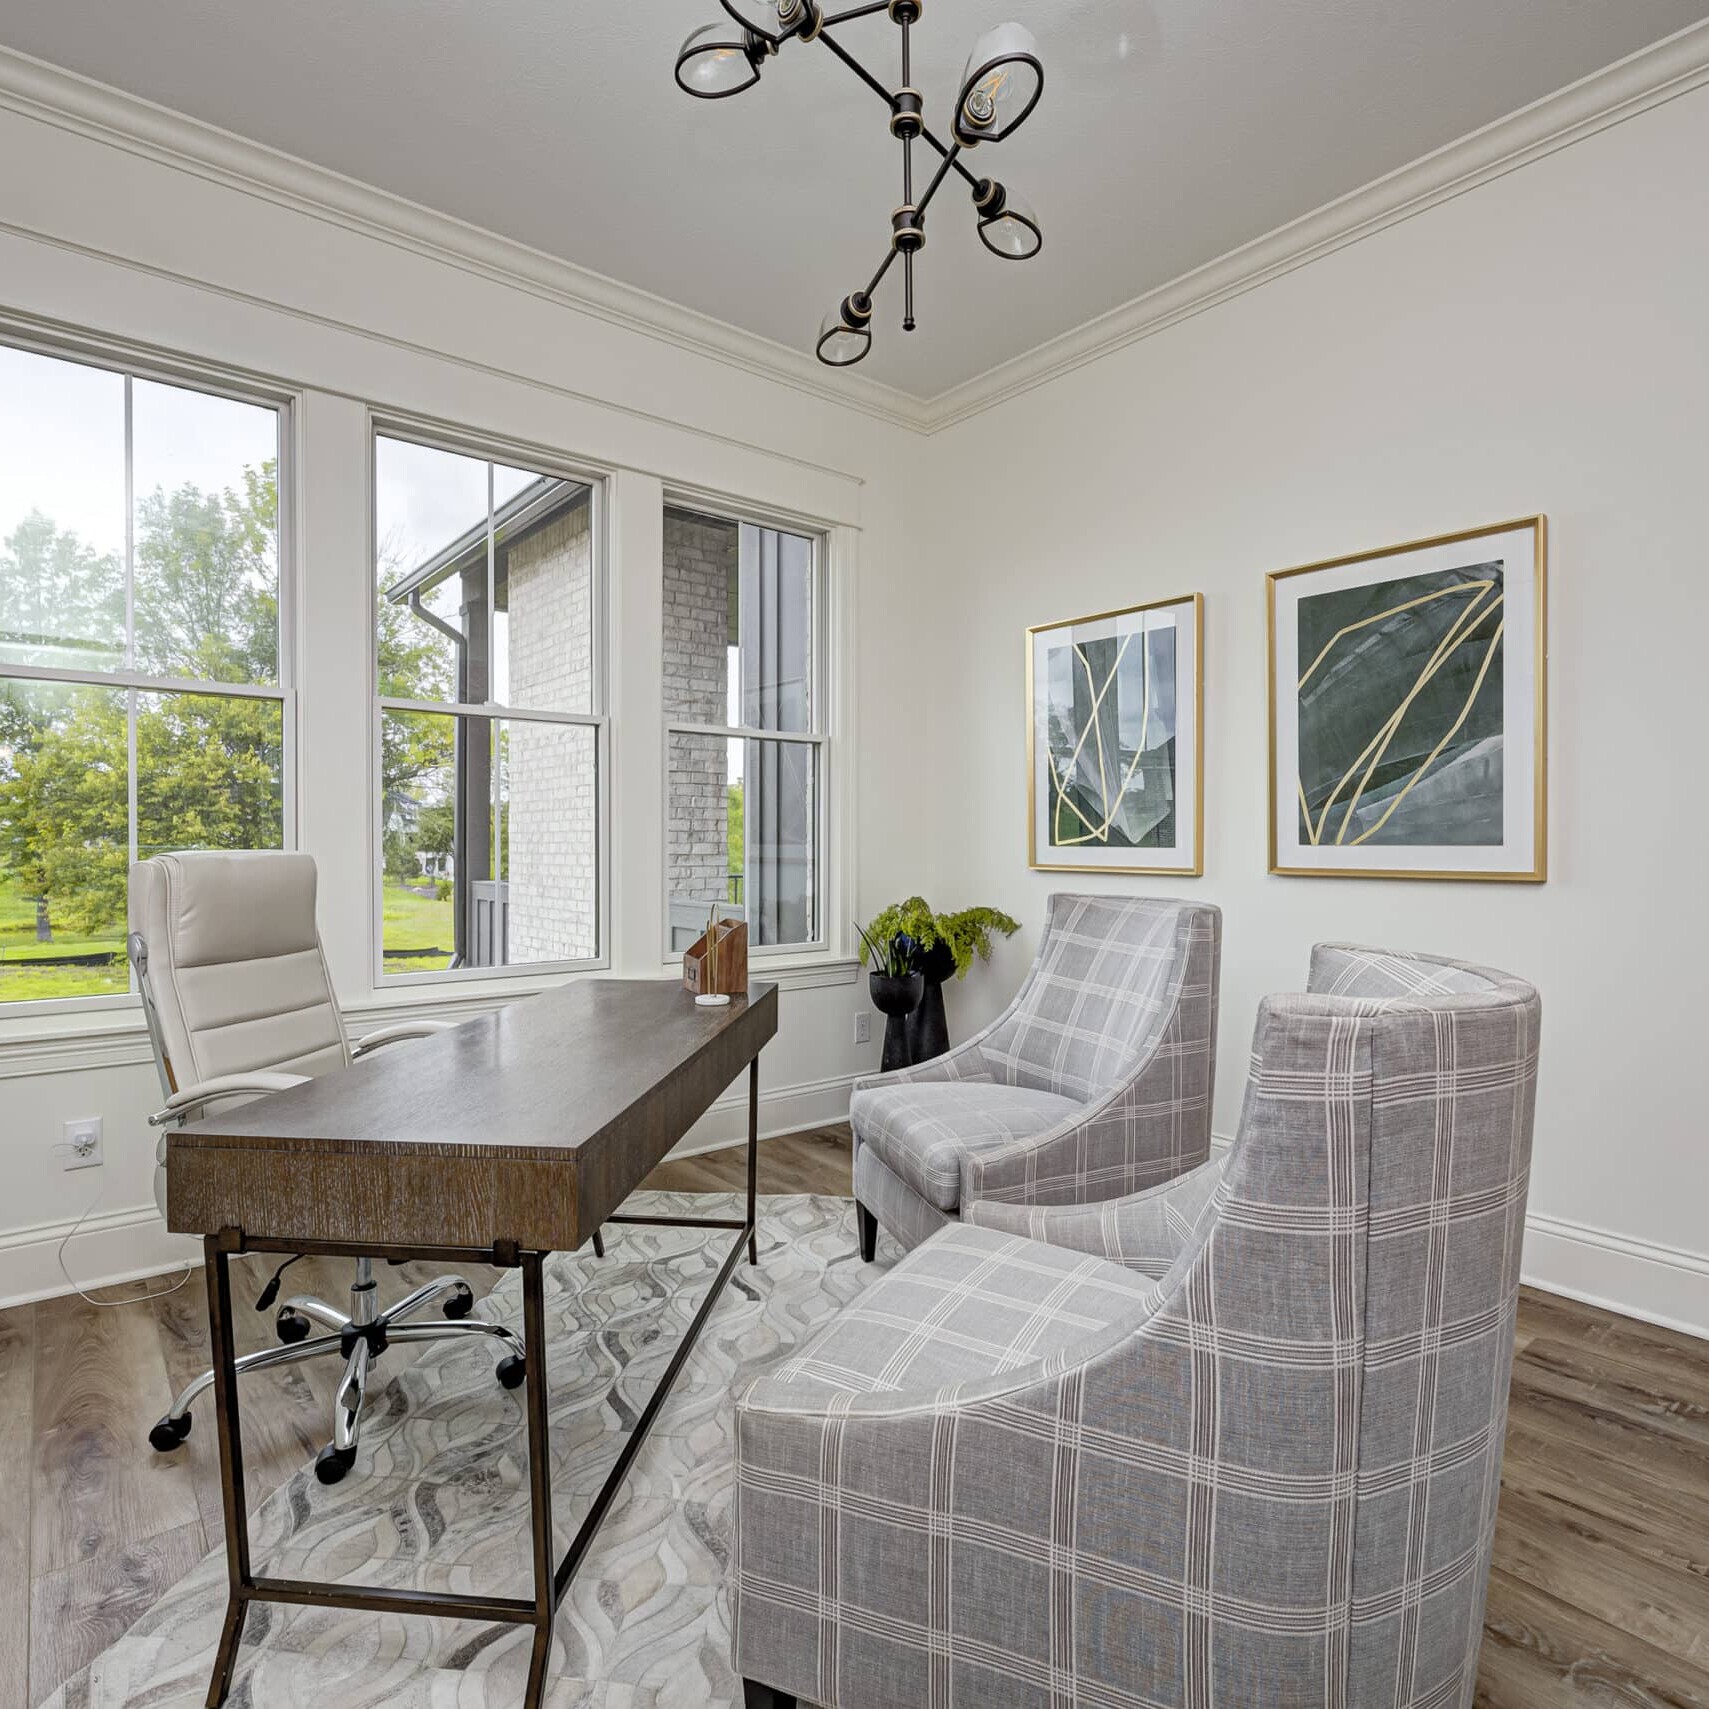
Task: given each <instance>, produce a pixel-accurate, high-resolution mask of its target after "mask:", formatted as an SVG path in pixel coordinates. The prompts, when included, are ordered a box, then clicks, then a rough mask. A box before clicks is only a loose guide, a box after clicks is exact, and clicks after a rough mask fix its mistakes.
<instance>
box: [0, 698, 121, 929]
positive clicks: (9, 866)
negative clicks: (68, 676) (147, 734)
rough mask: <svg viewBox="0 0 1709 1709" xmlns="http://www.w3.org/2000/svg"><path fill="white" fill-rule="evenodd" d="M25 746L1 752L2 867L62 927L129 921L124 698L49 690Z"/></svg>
mask: <svg viewBox="0 0 1709 1709" xmlns="http://www.w3.org/2000/svg"><path fill="white" fill-rule="evenodd" d="M30 700H31V701H32V702H33V708H32V710H33V713H34V722H33V725H32V728H31V733H30V737H29V739H28V741H27V742H26V743H24V744H23V745H17V746H13V745H6V744H0V866H3V867H4V869H5V870H6V871H7V872H8V873H9V874H10V875H11V877H12V878H13V879H14V880H15V881H16V882H17V884H18V887H19V889H20V890H21V891H22V893H23V894H24V895H25V896H27V897H32V898H34V899H35V902H36V918H37V932H36V935H37V937H38V938H48V937H51V935H52V929H53V925H54V924H56V923H57V924H58V925H59V926H60V927H62V928H66V929H69V930H71V931H73V932H77V933H94V932H98V931H101V930H102V929H104V928H105V927H107V926H108V925H109V924H110V923H111V922H112V921H113V920H115V919H118V918H122V917H123V914H124V902H125V862H126V858H127V853H128V847H129V804H128V797H129V773H128V769H127V765H126V746H127V738H126V730H125V694H124V691H123V690H118V689H101V688H61V687H59V686H58V685H51V686H44V688H43V689H42V690H40V691H38V692H36V693H34V694H32V695H31V696H30Z"/></svg>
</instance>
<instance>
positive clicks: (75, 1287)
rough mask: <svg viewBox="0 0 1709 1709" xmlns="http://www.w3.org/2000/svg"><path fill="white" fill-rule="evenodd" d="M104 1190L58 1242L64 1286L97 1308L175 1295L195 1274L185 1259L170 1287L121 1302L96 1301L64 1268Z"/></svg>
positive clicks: (57, 1144)
mask: <svg viewBox="0 0 1709 1709" xmlns="http://www.w3.org/2000/svg"><path fill="white" fill-rule="evenodd" d="M63 1146H64V1141H63V1140H61V1141H56V1142H55V1145H54V1149H55V1150H56V1151H57V1150H60V1149H62V1148H63ZM106 1190H107V1188H106V1184H105V1183H104V1182H103V1183H102V1185H101V1186H100V1187H98V1188H97V1189H96V1192H95V1196H94V1198H92V1199H91V1200H90V1201H89V1208H88V1209H87V1210H86V1211H84V1213H83V1214H82V1216H80V1217H79V1218H78V1219H77V1221H76V1222H74V1223H73V1224H72V1225H71V1228H70V1230H69V1232H68V1233H67V1234H66V1236H65V1238H64V1239H63V1240H62V1241H60V1243H59V1250H58V1251H57V1252H56V1253H55V1254H54V1257H55V1258H56V1259H57V1261H58V1263H59V1273H60V1275H62V1276H63V1277H64V1278H65V1283H66V1286H67V1287H69V1288H70V1289H71V1290H72V1291H73V1292H74V1293H75V1294H77V1295H78V1296H79V1298H81V1299H83V1300H86V1301H87V1302H88V1303H89V1304H90V1305H98V1306H121V1305H142V1304H144V1303H145V1302H146V1301H148V1300H159V1299H164V1298H165V1297H166V1296H167V1295H168V1294H175V1293H177V1292H178V1290H179V1289H180V1288H181V1287H183V1286H184V1284H185V1283H186V1282H187V1281H189V1279H190V1277H191V1276H192V1275H193V1274H194V1272H195V1268H196V1266H195V1264H194V1263H192V1262H191V1261H190V1260H188V1259H186V1260H185V1263H184V1274H183V1275H182V1276H180V1277H179V1278H178V1280H177V1281H176V1282H174V1283H173V1284H172V1285H171V1286H170V1287H166V1288H154V1289H152V1290H151V1291H150V1292H148V1293H146V1294H129V1295H127V1296H126V1297H125V1298H124V1299H122V1300H98V1299H96V1298H95V1296H94V1295H93V1294H91V1293H89V1292H87V1291H86V1290H85V1289H84V1287H83V1285H82V1283H81V1282H79V1281H78V1280H77V1279H76V1277H74V1276H73V1275H72V1273H71V1272H70V1271H69V1270H68V1269H67V1268H66V1266H65V1249H66V1247H68V1246H69V1245H70V1244H71V1243H72V1241H73V1240H75V1239H76V1238H77V1236H78V1234H79V1233H80V1232H81V1231H82V1228H83V1225H84V1223H86V1222H87V1221H88V1220H89V1219H90V1217H92V1216H93V1215H94V1214H95V1207H96V1206H97V1205H98V1204H100V1202H101V1196H102V1194H103V1193H105V1192H106Z"/></svg>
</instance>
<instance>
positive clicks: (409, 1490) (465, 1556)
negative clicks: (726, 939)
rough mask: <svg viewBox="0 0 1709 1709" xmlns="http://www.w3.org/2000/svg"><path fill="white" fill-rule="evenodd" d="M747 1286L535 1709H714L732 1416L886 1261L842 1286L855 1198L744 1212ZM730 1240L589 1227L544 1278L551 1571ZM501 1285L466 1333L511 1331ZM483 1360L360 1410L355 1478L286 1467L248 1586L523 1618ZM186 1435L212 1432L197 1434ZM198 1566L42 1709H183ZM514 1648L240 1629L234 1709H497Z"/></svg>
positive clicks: (318, 1617)
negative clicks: (273, 1582)
mask: <svg viewBox="0 0 1709 1709" xmlns="http://www.w3.org/2000/svg"><path fill="white" fill-rule="evenodd" d="M625 1209H626V1210H629V1211H632V1212H635V1213H636V1214H640V1215H678V1216H685V1215H686V1216H739V1215H740V1214H741V1208H740V1204H739V1201H738V1200H737V1199H736V1198H735V1197H734V1196H733V1195H716V1196H704V1197H696V1196H692V1195H688V1194H680V1193H643V1194H637V1195H636V1197H635V1198H634V1199H633V1200H632V1201H631V1202H630V1204H629V1205H627V1206H626V1207H625ZM759 1233H760V1263H759V1268H758V1269H757V1270H756V1269H753V1268H750V1267H749V1266H748V1265H747V1264H746V1263H742V1264H739V1265H738V1266H737V1268H736V1269H735V1271H734V1272H733V1273H732V1275H731V1277H730V1281H729V1284H728V1286H727V1287H726V1288H725V1290H724V1294H723V1297H722V1298H721V1299H720V1300H719V1302H718V1306H717V1308H716V1310H715V1311H714V1312H713V1315H712V1317H711V1319H710V1320H709V1321H708V1323H707V1325H706V1328H705V1330H704V1331H703V1333H702V1335H701V1338H700V1341H699V1344H698V1345H697V1347H696V1348H695V1351H694V1353H693V1355H692V1357H691V1358H690V1360H689V1362H688V1363H687V1365H685V1366H684V1368H683V1370H682V1372H681V1374H680V1375H679V1377H678V1379H677V1383H676V1388H675V1390H674V1392H673V1393H672V1396H671V1399H670V1401H669V1403H668V1404H667V1405H666V1406H665V1408H664V1410H663V1411H662V1412H661V1413H660V1415H659V1417H658V1420H657V1422H656V1423H655V1424H654V1426H653V1429H652V1432H651V1434H650V1435H649V1436H648V1438H647V1443H646V1446H645V1447H644V1448H643V1449H642V1451H641V1453H640V1455H639V1456H638V1457H637V1459H636V1461H635V1464H634V1466H633V1468H632V1469H631V1471H630V1473H629V1477H628V1479H627V1480H626V1482H625V1484H624V1487H623V1490H622V1492H621V1493H620V1494H619V1495H618V1497H617V1499H616V1501H615V1502H614V1503H613V1505H612V1508H611V1511H610V1512H609V1513H608V1514H607V1515H606V1519H605V1524H604V1526H603V1527H602V1528H601V1530H600V1532H599V1535H598V1537H597V1539H596V1540H595V1542H594V1545H593V1547H592V1549H591V1550H590V1551H589V1554H588V1557H587V1559H586V1560H585V1561H584V1562H583V1564H582V1569H581V1571H580V1572H579V1573H578V1574H577V1576H576V1579H575V1581H574V1583H573V1584H572V1586H571V1588H570V1593H569V1595H568V1596H567V1597H566V1599H565V1601H564V1605H563V1607H562V1608H560V1609H559V1611H558V1620H557V1626H556V1628H555V1630H554V1634H553V1645H552V1660H551V1665H550V1674H551V1686H550V1688H549V1689H548V1691H547V1694H546V1702H547V1705H548V1709H570V1706H571V1705H574V1706H576V1709H725V1706H727V1705H729V1704H730V1703H731V1702H732V1700H733V1699H736V1698H739V1696H740V1686H739V1683H738V1682H737V1681H736V1680H735V1678H734V1677H733V1675H732V1674H731V1671H730V1663H729V1627H728V1620H727V1608H726V1601H725V1595H724V1568H725V1563H726V1561H727V1559H728V1555H729V1544H730V1523H731V1512H730V1509H731V1495H732V1488H733V1483H734V1475H733V1464H732V1441H731V1396H732V1395H733V1394H734V1393H735V1392H736V1391H737V1390H738V1389H740V1388H741V1387H742V1386H743V1385H744V1384H745V1382H746V1381H747V1379H748V1378H749V1377H750V1376H751V1375H752V1374H753V1373H754V1372H756V1371H757V1370H759V1369H760V1368H761V1367H762V1366H765V1365H769V1364H771V1363H772V1362H773V1361H774V1360H776V1359H778V1358H780V1357H782V1356H784V1355H786V1354H788V1353H789V1352H791V1351H792V1350H793V1349H794V1348H795V1347H796V1346H797V1345H798V1344H799V1343H800V1342H801V1341H802V1340H803V1339H804V1338H805V1337H807V1336H808V1335H810V1334H811V1333H812V1332H813V1331H814V1330H815V1329H817V1328H818V1327H819V1326H820V1325H821V1324H822V1323H824V1322H825V1320H826V1319H827V1318H828V1317H830V1316H831V1315H832V1314H833V1313H834V1312H835V1311H836V1310H837V1309H838V1308H839V1307H840V1306H842V1305H843V1304H844V1303H845V1302H846V1301H848V1300H850V1299H852V1298H854V1297H855V1295H857V1294H858V1293H860V1291H861V1290H862V1288H863V1287H865V1286H866V1285H867V1284H868V1283H869V1282H870V1281H871V1280H872V1279H873V1277H875V1276H876V1275H877V1274H878V1273H880V1271H881V1270H882V1269H884V1268H886V1267H887V1266H888V1264H889V1263H890V1262H892V1261H894V1260H895V1259H896V1258H897V1257H898V1256H899V1255H900V1254H899V1250H898V1249H897V1248H896V1247H894V1246H892V1245H890V1244H889V1242H888V1239H885V1240H883V1241H881V1244H880V1250H879V1264H878V1265H877V1266H872V1267H869V1266H866V1265H863V1264H862V1263H861V1262H860V1259H859V1255H858V1251H857V1247H856V1241H855V1228H854V1206H853V1203H852V1201H851V1200H848V1199H831V1198H765V1199H761V1201H760V1223H759ZM730 1238H731V1236H730V1235H729V1234H728V1233H727V1232H725V1231H723V1230H714V1231H711V1232H710V1233H703V1232H701V1231H699V1230H695V1229H664V1228H634V1227H631V1226H628V1225H622V1226H617V1225H613V1226H612V1227H609V1228H607V1230H606V1257H605V1258H604V1259H603V1260H601V1259H596V1258H595V1257H594V1256H593V1253H592V1250H591V1248H590V1249H588V1250H587V1251H585V1252H583V1253H577V1254H567V1255H561V1256H559V1257H556V1258H554V1259H552V1260H551V1262H550V1263H549V1264H548V1266H547V1271H546V1278H547V1297H546V1312H547V1329H548V1332H549V1338H550V1342H551V1356H550V1359H549V1372H550V1377H551V1389H550V1396H551V1425H552V1461H553V1466H552V1472H553V1485H554V1498H553V1499H554V1517H555V1519H556V1522H557V1529H558V1535H559V1544H558V1546H559V1549H560V1550H562V1549H563V1548H564V1547H566V1546H567V1544H568V1541H569V1538H570V1535H571V1534H572V1532H573V1530H574V1527H575V1525H576V1524H577V1523H578V1522H579V1520H580V1517H581V1514H582V1513H583V1511H584V1510H585V1508H586V1504H587V1500H588V1498H589V1496H590V1495H591V1493H592V1492H593V1491H594V1490H596V1489H597V1488H598V1487H599V1484H600V1482H601V1480H602V1479H603V1477H604V1476H605V1473H606V1471H607V1470H608V1468H609V1467H610V1465H611V1463H612V1461H613V1460H614V1459H615V1458H616V1456H617V1453H618V1450H619V1447H620V1445H621V1442H622V1439H623V1436H624V1434H625V1433H626V1432H627V1431H628V1430H629V1429H630V1428H631V1426H632V1425H633V1424H634V1421H635V1419H636V1417H637V1415H638V1414H639V1412H640V1409H641V1407H642V1406H643V1405H644V1404H645V1402H646V1398H647V1395H648V1394H649V1393H650V1392H651V1390H652V1387H653V1384H654V1382H655V1380H656V1379H657V1377H658V1375H659V1373H660V1372H662V1371H663V1369H664V1367H665V1365H666V1364H667V1363H668V1361H669V1359H670V1357H671V1354H672V1351H673V1350H674V1349H675V1347H676V1346H677V1342H678V1338H679V1336H680V1335H681V1333H682V1331H683V1329H684V1328H685V1327H686V1326H687V1324H688V1322H689V1320H690V1319H691V1318H692V1317H693V1315H694V1312H695V1310H696V1308H697V1307H698V1306H699V1304H700V1301H701V1299H702V1298H703V1297H704V1292H705V1288H706V1286H707V1285H708V1284H709V1283H710V1282H711V1280H712V1278H713V1276H714V1275H715V1274H716V1272H717V1268H718V1264H719V1262H720V1260H721V1258H722V1255H723V1253H724V1252H725V1251H726V1250H727V1249H728V1242H729V1240H730ZM521 1303H522V1302H521V1277H520V1275H519V1273H517V1272H514V1271H513V1272H511V1273H510V1274H509V1275H507V1276H506V1277H505V1279H504V1280H503V1281H502V1282H501V1283H500V1284H499V1286H498V1287H497V1288H495V1289H494V1291H493V1292H492V1294H491V1295H489V1296H488V1298H487V1300H486V1301H485V1302H484V1303H483V1304H482V1305H481V1307H480V1308H479V1309H480V1311H481V1313H482V1315H484V1316H490V1317H495V1318H498V1319H501V1320H502V1321H504V1322H507V1323H511V1324H514V1325H518V1326H519V1325H520V1322H521ZM492 1370H493V1356H492V1354H491V1353H490V1352H489V1351H487V1350H486V1349H485V1348H482V1347H464V1346H462V1345H460V1344H455V1343H451V1344H445V1345H443V1346H438V1347H433V1348H430V1349H429V1350H428V1351H427V1353H426V1354H425V1355H424V1356H423V1357H422V1358H420V1359H419V1360H417V1361H416V1362H415V1363H414V1364H413V1365H411V1366H410V1367H409V1368H408V1369H406V1370H404V1371H401V1372H399V1373H398V1374H397V1375H395V1376H393V1377H392V1378H391V1380H390V1381H389V1382H388V1383H387V1385H386V1386H385V1388H384V1389H383V1390H382V1391H381V1392H380V1393H378V1394H377V1395H375V1396H374V1397H373V1399H372V1400H371V1402H370V1410H369V1413H368V1415H367V1417H366V1418H365V1420H364V1427H363V1441H362V1454H361V1458H360V1460H359V1461H358V1464H357V1469H356V1470H355V1471H354V1472H352V1473H351V1475H350V1476H349V1477H348V1478H347V1479H346V1480H345V1481H344V1483H342V1484H340V1485H338V1486H336V1487H335V1488H332V1489H325V1488H323V1487H322V1486H321V1485H320V1484H319V1483H317V1482H316V1481H315V1478H314V1474H313V1472H312V1470H311V1469H310V1468H309V1467H307V1466H305V1467H304V1468H303V1469H302V1470H301V1471H300V1472H298V1473H297V1474H296V1476H295V1477H293V1478H292V1479H291V1480H290V1481H289V1482H288V1483H286V1484H285V1485H284V1486H283V1487H282V1488H280V1489H278V1490H276V1491H274V1493H273V1494H272V1495H271V1496H270V1497H269V1498H268V1499H267V1500H266V1501H265V1502H264V1503H263V1504H262V1505H261V1506H260V1507H259V1508H258V1509H257V1510H256V1512H255V1513H254V1514H253V1515H252V1516H251V1521H250V1535H251V1538H252V1541H253V1555H254V1561H255V1566H256V1570H257V1571H259V1572H265V1573H268V1574H272V1575H276V1576H282V1577H288V1578H311V1579H340V1580H343V1581H345V1582H346V1583H368V1584H380V1585H395V1586H412V1587H415V1588H418V1589H425V1590H432V1591H449V1592H462V1593H465V1594H488V1595H499V1596H528V1595H531V1594H532V1589H531V1585H532V1579H531V1574H530V1571H529V1566H528V1483H527V1472H528V1465H527V1451H526V1443H525V1439H524V1433H523V1422H522V1404H521V1403H522V1396H521V1394H520V1392H519V1393H516V1394H511V1393H507V1392H506V1391H505V1390H504V1389H501V1388H500V1387H499V1386H498V1384H497V1383H496V1382H495V1381H494V1380H493V1375H492ZM202 1422H203V1425H206V1426H209V1427H211V1420H208V1419H204V1420H203V1421H202ZM225 1570H226V1569H225V1555H224V1553H223V1551H221V1552H216V1553H214V1554H211V1555H209V1556H208V1558H207V1559H206V1560H204V1561H203V1562H202V1563H201V1564H200V1565H199V1566H198V1567H197V1568H196V1569H195V1571H193V1572H192V1573H190V1574H189V1575H188V1576H187V1577H186V1578H184V1579H182V1580H180V1581H179V1583H178V1584H176V1585H174V1586H173V1588H172V1589H171V1590H169V1591H168V1592H167V1593H166V1595H165V1596H163V1597H162V1598H161V1599H160V1601H159V1602H158V1603H156V1604H155V1606H154V1607H153V1608H151V1609H150V1610H149V1612H148V1613H147V1614H145V1615H144V1616H143V1618H142V1619H141V1620H139V1621H138V1622H137V1624H136V1625H135V1626H134V1627H132V1629H131V1630H130V1631H129V1632H128V1633H126V1635H125V1636H124V1637H123V1638H121V1639H120V1640H119V1642H118V1643H116V1644H115V1645H114V1646H113V1647H112V1648H111V1649H110V1650H108V1651H107V1652H106V1653H105V1654H104V1655H101V1656H99V1657H97V1659H96V1660H95V1661H94V1662H93V1663H92V1664H91V1665H90V1666H89V1668H88V1669H87V1670H86V1671H85V1672H83V1673H81V1674H79V1675H77V1676H76V1677H75V1678H74V1679H72V1680H70V1681H68V1682H67V1684H66V1685H64V1686H63V1687H62V1688H61V1689H60V1691H59V1692H58V1693H56V1694H55V1695H54V1696H53V1697H51V1698H49V1699H48V1702H47V1705H45V1706H44V1709H121V1706H124V1709H145V1706H146V1709H179V1706H183V1709H189V1706H191V1705H199V1704H200V1703H201V1702H202V1701H203V1695H204V1693H205V1692H206V1690H207V1683H208V1674H209V1670H210V1668H211V1667H212V1664H213V1656H214V1646H215V1644H216V1642H217V1640H218V1637H219V1628H220V1619H221V1616H222V1614H223V1613H224V1610H225V1602H226V1592H225ZM529 1644H530V1634H529V1632H528V1631H527V1630H526V1629H523V1630H517V1629H516V1628H513V1627H512V1628H505V1627H498V1626H488V1625H481V1624H477V1623H475V1622H472V1621H459V1620H444V1619H438V1618H434V1619H424V1618H421V1617H419V1616H401V1615H381V1614H359V1613H345V1612H340V1611H336V1610H325V1611H323V1610H319V1609H286V1608H282V1607H279V1606H276V1605H268V1604H265V1603H258V1604H256V1605H255V1606H254V1607H253V1608H252V1609H251V1610H250V1614H249V1621H248V1624H247V1627H246V1628H245V1632H244V1643H243V1652H242V1658H241V1661H240V1662H239V1666H238V1672H237V1678H236V1681H235V1683H234V1685H233V1687H232V1693H231V1696H230V1698H229V1699H228V1701H229V1702H230V1703H231V1704H232V1705H233V1706H234V1709H515V1706H516V1705H517V1704H519V1703H520V1702H521V1700H522V1688H523V1683H524V1680H525V1678H526V1675H527V1669H528V1651H529Z"/></svg>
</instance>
